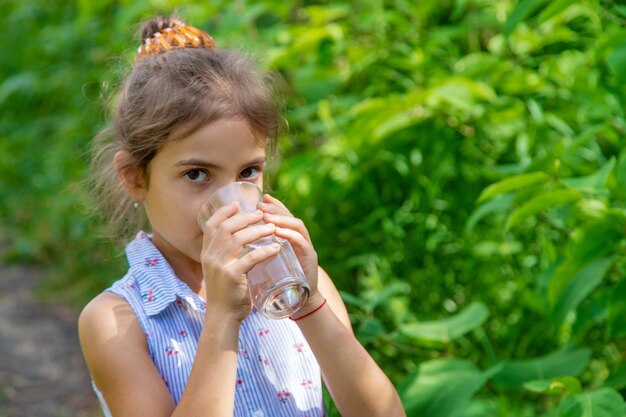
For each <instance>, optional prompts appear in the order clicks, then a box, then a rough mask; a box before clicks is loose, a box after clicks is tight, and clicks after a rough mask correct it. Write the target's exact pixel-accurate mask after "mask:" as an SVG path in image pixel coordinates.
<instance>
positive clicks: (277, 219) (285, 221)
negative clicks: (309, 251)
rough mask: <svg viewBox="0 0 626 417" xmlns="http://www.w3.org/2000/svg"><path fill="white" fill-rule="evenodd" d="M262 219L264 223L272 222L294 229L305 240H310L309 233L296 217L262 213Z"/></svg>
mask: <svg viewBox="0 0 626 417" xmlns="http://www.w3.org/2000/svg"><path fill="white" fill-rule="evenodd" d="M263 220H264V221H265V222H266V223H273V224H275V225H276V226H278V227H282V228H285V229H292V230H295V231H297V232H298V233H300V234H301V235H302V236H304V237H305V238H306V239H307V240H309V241H310V240H311V236H310V235H309V231H308V230H307V228H306V226H305V225H304V222H303V221H302V220H300V219H298V218H296V217H293V216H283V215H275V214H269V213H264V214H263Z"/></svg>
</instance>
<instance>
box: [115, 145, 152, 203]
mask: <svg viewBox="0 0 626 417" xmlns="http://www.w3.org/2000/svg"><path fill="white" fill-rule="evenodd" d="M113 163H114V165H115V172H116V173H117V178H118V179H119V180H120V182H121V183H122V185H123V186H124V189H125V190H126V192H127V193H128V195H129V196H130V198H132V200H133V201H134V202H136V203H139V202H142V201H143V200H144V198H145V186H144V179H143V177H142V174H141V172H140V170H139V168H138V167H137V165H136V164H135V162H134V161H133V158H132V157H131V156H130V154H129V153H128V152H126V151H118V152H116V153H115V156H114V157H113Z"/></svg>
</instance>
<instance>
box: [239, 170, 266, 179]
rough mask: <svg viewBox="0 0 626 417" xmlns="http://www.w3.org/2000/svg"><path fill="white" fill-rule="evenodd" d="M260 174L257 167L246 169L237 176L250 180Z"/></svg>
mask: <svg viewBox="0 0 626 417" xmlns="http://www.w3.org/2000/svg"><path fill="white" fill-rule="evenodd" d="M260 174H261V169H260V168H258V167H248V168H246V169H244V170H243V171H241V173H240V174H239V176H241V178H243V179H246V180H252V179H255V178H256V177H258V176H259V175H260Z"/></svg>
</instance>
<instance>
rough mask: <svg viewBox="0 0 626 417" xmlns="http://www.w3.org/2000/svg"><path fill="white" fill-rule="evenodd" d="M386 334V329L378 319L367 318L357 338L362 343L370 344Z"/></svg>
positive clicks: (358, 331)
mask: <svg viewBox="0 0 626 417" xmlns="http://www.w3.org/2000/svg"><path fill="white" fill-rule="evenodd" d="M384 333H385V327H384V326H383V324H382V323H381V322H380V320H378V319H376V318H367V319H365V320H364V321H363V322H362V323H361V326H360V327H359V329H358V330H357V338H358V339H359V341H360V342H361V343H368V342H371V341H372V340H374V339H376V338H377V337H378V336H380V335H382V334H384Z"/></svg>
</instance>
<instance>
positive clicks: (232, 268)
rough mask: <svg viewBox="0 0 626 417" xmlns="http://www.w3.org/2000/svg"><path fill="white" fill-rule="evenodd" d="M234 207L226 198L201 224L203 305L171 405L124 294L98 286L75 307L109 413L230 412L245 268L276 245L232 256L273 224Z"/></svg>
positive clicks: (139, 416) (216, 416) (245, 304)
mask: <svg viewBox="0 0 626 417" xmlns="http://www.w3.org/2000/svg"><path fill="white" fill-rule="evenodd" d="M236 213H240V212H238V210H237V209H236V207H234V206H233V207H231V208H225V209H224V210H222V211H220V215H218V216H214V217H212V218H211V219H210V220H209V221H208V222H207V224H206V226H205V229H207V231H208V232H209V233H206V234H205V242H204V244H203V253H202V255H201V257H202V266H203V271H204V275H205V282H206V294H207V306H208V307H207V311H206V316H205V323H204V326H203V329H202V333H201V335H200V339H199V341H198V350H197V352H196V356H195V359H194V364H193V368H192V370H191V374H190V375H189V379H188V381H187V384H186V387H185V391H184V393H183V395H182V397H181V400H180V403H179V404H178V406H176V407H175V406H174V404H173V401H172V399H171V397H170V394H169V391H168V390H167V387H166V386H165V383H164V382H163V380H162V378H161V375H160V374H159V372H158V370H157V369H156V367H155V365H154V363H153V362H152V359H151V357H150V354H149V351H148V346H147V343H146V338H145V335H144V334H143V330H142V329H141V327H140V325H139V323H138V322H137V319H136V317H135V315H134V313H133V311H132V309H131V307H130V305H129V304H128V303H127V302H126V301H125V300H124V299H122V298H121V297H119V296H118V295H115V294H112V293H104V294H101V295H99V296H98V297H96V298H95V299H94V300H93V301H92V302H90V303H89V304H88V305H87V306H86V307H85V309H84V310H83V311H82V313H81V315H80V318H79V323H78V327H79V336H80V342H81V346H82V349H83V355H84V357H85V360H86V362H87V366H88V367H89V371H90V373H91V376H92V378H93V380H94V382H95V384H96V386H97V387H98V389H99V390H100V391H101V392H102V394H103V396H104V398H105V400H106V402H107V405H108V407H109V409H110V411H111V413H112V415H113V416H114V417H166V416H184V417H201V416H206V417H222V416H228V417H232V415H233V409H234V397H235V386H236V384H235V379H236V370H237V347H238V335H239V327H240V324H241V321H242V320H243V319H244V318H245V317H246V316H247V314H248V313H249V311H250V309H251V305H250V297H249V295H248V289H247V283H246V278H245V272H247V271H248V270H250V269H251V268H252V267H253V266H254V265H256V264H257V263H259V262H262V261H263V260H265V259H267V258H269V257H271V256H273V255H275V254H276V253H277V252H278V247H275V248H272V247H270V246H268V247H263V248H259V249H257V250H254V251H252V252H250V253H248V254H247V255H245V256H243V257H242V258H240V259H237V255H238V253H239V252H240V250H241V247H242V245H243V244H245V243H249V242H253V241H255V240H257V239H259V238H260V237H264V236H267V235H270V234H271V233H272V232H273V225H272V226H259V227H250V228H248V227H247V226H248V225H249V224H254V223H257V222H258V221H259V220H260V218H261V214H260V213H259V214H244V213H240V214H237V215H235V214H236ZM209 229H210V230H209ZM209 300H210V301H209Z"/></svg>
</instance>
